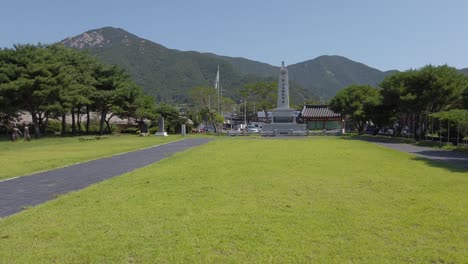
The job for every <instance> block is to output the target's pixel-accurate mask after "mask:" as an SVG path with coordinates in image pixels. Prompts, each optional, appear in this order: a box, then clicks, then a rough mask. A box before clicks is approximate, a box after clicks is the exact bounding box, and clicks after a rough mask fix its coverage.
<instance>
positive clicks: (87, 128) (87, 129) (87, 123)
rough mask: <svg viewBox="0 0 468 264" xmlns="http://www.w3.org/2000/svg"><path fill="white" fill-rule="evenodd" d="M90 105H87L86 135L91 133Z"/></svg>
mask: <svg viewBox="0 0 468 264" xmlns="http://www.w3.org/2000/svg"><path fill="white" fill-rule="evenodd" d="M89 122H90V121H89V105H87V106H86V135H88V134H89Z"/></svg>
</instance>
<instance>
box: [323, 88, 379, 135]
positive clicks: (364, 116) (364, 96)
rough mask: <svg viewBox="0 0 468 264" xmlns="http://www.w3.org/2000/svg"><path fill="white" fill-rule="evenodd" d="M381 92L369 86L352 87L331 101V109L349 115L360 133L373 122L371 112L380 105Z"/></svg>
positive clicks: (342, 91)
mask: <svg viewBox="0 0 468 264" xmlns="http://www.w3.org/2000/svg"><path fill="white" fill-rule="evenodd" d="M380 100H381V98H380V94H379V91H378V90H377V89H376V88H374V87H372V86H369V85H351V86H348V87H346V88H345V89H343V90H341V91H339V92H338V93H337V94H336V96H335V97H334V98H333V99H332V100H331V101H330V109H332V110H333V111H335V112H337V113H340V114H342V115H349V116H350V117H351V119H352V120H353V122H354V124H355V126H356V128H357V129H358V132H359V133H363V132H364V128H365V124H366V122H367V121H369V120H371V112H372V109H374V108H375V107H376V106H378V105H379V104H380Z"/></svg>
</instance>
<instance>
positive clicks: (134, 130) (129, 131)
mask: <svg viewBox="0 0 468 264" xmlns="http://www.w3.org/2000/svg"><path fill="white" fill-rule="evenodd" d="M121 133H125V134H139V133H140V129H138V128H137V127H127V128H125V129H124V130H122V132H121Z"/></svg>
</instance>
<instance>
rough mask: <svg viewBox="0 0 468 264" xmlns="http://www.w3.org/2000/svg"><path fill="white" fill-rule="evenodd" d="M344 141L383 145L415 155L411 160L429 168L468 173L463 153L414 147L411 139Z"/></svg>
mask: <svg viewBox="0 0 468 264" xmlns="http://www.w3.org/2000/svg"><path fill="white" fill-rule="evenodd" d="M344 139H347V140H360V141H366V142H371V143H377V144H379V143H383V144H379V145H381V146H385V147H389V148H391V149H395V150H398V151H402V152H406V153H410V154H413V155H417V156H416V157H413V158H412V159H413V160H418V161H423V162H424V163H426V164H427V165H429V166H432V167H437V168H443V169H447V170H449V171H452V172H468V155H467V154H465V153H461V152H456V151H447V150H442V149H437V148H430V147H424V146H415V145H413V144H411V143H412V142H411V141H412V140H411V139H408V140H406V139H400V138H385V137H369V136H359V135H358V136H349V137H345V138H344ZM405 141H407V142H405Z"/></svg>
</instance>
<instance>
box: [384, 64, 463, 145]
mask: <svg viewBox="0 0 468 264" xmlns="http://www.w3.org/2000/svg"><path fill="white" fill-rule="evenodd" d="M380 87H381V88H382V90H381V95H382V97H383V99H382V103H383V105H384V107H385V109H386V111H389V112H392V115H393V117H394V119H395V120H397V121H398V123H399V124H400V125H401V124H408V123H409V119H410V118H412V119H413V123H414V124H415V126H414V128H413V132H414V137H415V138H416V131H417V130H418V129H417V128H418V127H419V124H420V123H421V121H422V120H420V119H421V115H422V114H427V113H435V112H439V111H445V110H449V109H454V108H460V107H462V105H463V101H462V92H463V90H465V89H467V87H468V81H467V78H466V76H464V75H463V74H461V73H459V72H458V71H457V70H456V69H455V68H452V67H448V66H447V65H443V66H438V67H435V66H432V65H428V66H425V67H423V68H421V69H418V70H409V71H406V72H400V73H396V74H393V75H391V76H389V77H387V78H385V79H384V80H383V81H382V83H381V84H380ZM426 127H427V126H424V129H425V128H426ZM402 128H403V126H400V128H399V131H398V132H397V133H398V134H399V133H400V132H401V129H402ZM422 133H425V131H423V132H422Z"/></svg>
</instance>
